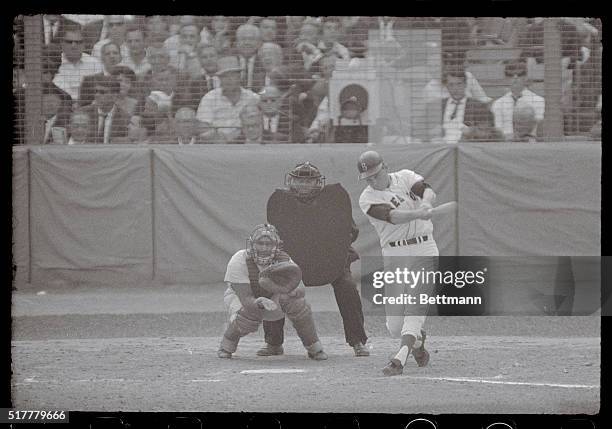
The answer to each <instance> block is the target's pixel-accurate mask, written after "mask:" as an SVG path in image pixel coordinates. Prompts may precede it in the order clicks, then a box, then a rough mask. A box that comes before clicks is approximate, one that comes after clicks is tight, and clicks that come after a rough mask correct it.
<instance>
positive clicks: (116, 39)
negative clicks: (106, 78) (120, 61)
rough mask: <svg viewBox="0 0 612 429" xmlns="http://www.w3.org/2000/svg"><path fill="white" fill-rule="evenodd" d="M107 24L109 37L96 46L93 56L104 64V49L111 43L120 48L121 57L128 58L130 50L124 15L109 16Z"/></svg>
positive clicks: (92, 52)
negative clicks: (126, 39) (127, 42)
mask: <svg viewBox="0 0 612 429" xmlns="http://www.w3.org/2000/svg"><path fill="white" fill-rule="evenodd" d="M106 23H107V26H108V37H106V38H104V39H102V40H100V41H99V42H97V43H96V44H95V45H94V47H93V50H92V51H91V55H92V56H94V57H96V58H97V59H99V60H102V62H104V60H103V58H102V47H103V46H105V45H106V44H107V43H109V42H113V43H114V44H115V45H117V46H119V48H120V50H121V51H120V52H121V57H124V58H127V57H128V55H129V49H128V46H127V44H126V43H125V28H126V25H125V17H124V16H123V15H108V16H107V18H106Z"/></svg>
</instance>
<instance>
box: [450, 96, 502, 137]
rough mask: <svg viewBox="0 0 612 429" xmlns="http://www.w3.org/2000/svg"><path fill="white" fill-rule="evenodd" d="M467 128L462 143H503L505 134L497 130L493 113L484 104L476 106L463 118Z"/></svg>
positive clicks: (463, 132) (464, 130)
mask: <svg viewBox="0 0 612 429" xmlns="http://www.w3.org/2000/svg"><path fill="white" fill-rule="evenodd" d="M463 123H464V125H465V127H466V128H464V129H463V131H462V134H461V141H462V142H503V141H504V140H505V139H504V134H503V133H502V132H501V131H500V130H499V129H497V128H495V121H494V118H493V113H492V112H491V111H490V110H489V108H488V106H487V105H486V104H484V103H478V104H475V105H474V108H473V109H470V111H466V114H465V115H464V117H463Z"/></svg>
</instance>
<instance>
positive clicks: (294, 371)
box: [240, 368, 306, 374]
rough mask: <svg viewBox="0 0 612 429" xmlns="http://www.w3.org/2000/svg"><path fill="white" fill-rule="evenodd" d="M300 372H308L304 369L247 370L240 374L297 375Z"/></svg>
mask: <svg viewBox="0 0 612 429" xmlns="http://www.w3.org/2000/svg"><path fill="white" fill-rule="evenodd" d="M300 372H306V370H304V369H280V368H278V369H275V368H270V369H245V370H244V371H240V374H297V373H300Z"/></svg>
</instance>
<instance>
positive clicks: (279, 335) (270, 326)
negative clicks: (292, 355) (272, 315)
mask: <svg viewBox="0 0 612 429" xmlns="http://www.w3.org/2000/svg"><path fill="white" fill-rule="evenodd" d="M263 328H264V339H265V341H266V344H270V345H271V346H282V345H283V342H284V341H285V318H284V317H283V318H282V319H279V320H274V321H269V320H264V322H263Z"/></svg>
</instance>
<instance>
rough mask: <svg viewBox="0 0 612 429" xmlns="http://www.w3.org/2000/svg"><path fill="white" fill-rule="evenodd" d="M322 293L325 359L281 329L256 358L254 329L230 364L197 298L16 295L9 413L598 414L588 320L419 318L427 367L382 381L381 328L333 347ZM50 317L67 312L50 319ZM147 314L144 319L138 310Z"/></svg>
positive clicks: (596, 340) (597, 354) (215, 322)
mask: <svg viewBox="0 0 612 429" xmlns="http://www.w3.org/2000/svg"><path fill="white" fill-rule="evenodd" d="M150 293H152V292H150ZM325 293H327V292H325ZM85 295H86V294H85ZM186 297H187V295H185V296H179V298H177V302H178V300H179V299H184V298H186ZM326 297H327V295H324V296H322V297H319V298H316V297H313V308H315V307H316V308H315V309H318V310H317V311H315V320H316V322H317V326H318V330H319V333H320V335H321V337H322V338H321V339H322V342H323V343H324V346H325V348H326V351H327V352H328V354H329V355H330V359H329V360H328V361H324V362H314V361H311V360H309V359H307V357H306V354H305V351H304V349H303V347H302V346H301V344H300V343H299V341H298V340H297V338H296V336H295V332H294V331H293V329H292V328H291V327H287V328H286V343H285V356H282V357H273V358H262V357H257V356H255V351H256V350H257V348H258V347H259V346H260V345H261V344H262V340H261V338H262V335H261V330H260V332H259V333H256V334H252V335H250V336H248V337H246V338H244V339H243V340H242V341H241V343H240V346H239V349H238V352H237V353H236V354H235V357H234V359H231V360H221V359H218V358H217V357H216V353H215V351H216V349H217V346H218V342H219V339H220V335H221V332H222V330H223V323H224V314H223V313H221V312H219V311H218V310H219V307H218V306H219V305H220V303H219V304H217V303H214V302H208V303H207V306H206V308H205V311H203V312H201V313H195V312H192V311H190V310H192V309H191V308H190V306H193V304H192V303H188V304H186V305H185V307H184V308H185V309H186V310H187V311H188V312H184V313H181V312H176V310H177V309H180V308H181V306H180V305H178V304H177V305H175V306H173V307H172V309H171V310H170V311H168V309H167V308H166V310H164V305H167V304H168V302H167V301H165V300H164V299H163V297H162V298H160V297H149V299H150V300H151V301H155V302H158V303H159V305H158V306H157V307H156V306H151V303H150V302H148V303H147V305H146V306H144V307H142V306H141V307H138V306H134V307H133V308H132V312H130V306H129V301H130V300H131V299H133V298H134V296H133V295H129V294H122V293H120V292H113V293H112V294H110V296H107V298H106V301H105V303H104V304H103V305H102V306H99V307H96V305H95V303H96V301H97V300H96V299H88V298H87V297H84V294H81V293H78V292H74V291H72V292H66V293H64V294H62V295H61V296H60V295H57V296H52V297H51V299H45V296H40V295H35V294H34V293H32V294H25V293H24V294H22V293H20V292H17V293H15V294H14V309H15V310H18V311H15V312H14V318H13V342H12V355H13V380H12V391H13V403H14V406H15V408H19V409H27V408H32V407H44V408H48V409H52V408H55V409H61V408H63V409H70V410H83V411H274V412H279V411H281V412H282V411H287V412H351V413H538V414H539V413H558V414H568V413H569V414H582V413H586V414H593V413H596V412H598V410H599V402H600V400H599V397H600V389H599V385H600V374H601V368H600V362H601V350H600V330H599V327H600V319H599V318H598V317H462V318H460V317H455V318H452V317H431V318H429V319H428V321H427V323H426V328H427V329H428V333H429V335H428V349H429V350H430V352H431V363H430V365H429V366H428V367H427V368H418V367H417V366H416V364H415V363H414V361H413V360H412V359H411V360H409V364H408V365H407V367H406V369H405V372H404V375H403V376H399V377H392V378H385V377H383V376H382V374H381V368H382V367H383V366H384V365H385V363H386V362H387V359H388V357H389V355H390V354H391V353H392V352H393V351H394V350H395V347H396V340H393V339H390V338H388V336H387V334H386V332H385V327H384V319H383V318H381V317H377V316H367V317H366V329H367V331H368V333H369V334H370V337H371V339H370V341H369V345H370V347H371V352H372V354H371V356H370V357H366V358H355V357H353V354H352V350H351V349H350V348H349V347H348V346H347V345H346V344H345V343H344V338H343V335H342V325H341V320H340V317H339V315H338V314H337V312H334V311H327V309H333V306H334V305H335V303H334V302H333V301H332V302H331V304H333V305H331V304H330V303H329V302H328V300H327V298H326ZM47 298H49V296H47ZM90 298H91V296H90ZM332 299H333V298H332ZM25 301H29V303H30V304H29V305H30V306H29V307H27V306H26V305H24V302H25ZM98 301H99V300H98ZM112 301H116V303H117V307H121V305H119V303H123V304H122V305H123V307H122V308H123V310H125V311H123V310H122V311H121V312H119V313H120V314H106V311H107V308H111V307H112V304H113V303H112ZM126 302H127V303H128V304H126ZM170 306H172V304H171V303H170ZM62 308H66V309H68V311H65V312H64V313H63V314H61V313H62V312H61V309H62ZM147 308H148V309H151V308H153V310H154V311H151V313H146V312H144V313H143V311H144V310H146V309H147ZM213 309H216V310H217V311H212V310H213ZM76 310H78V312H77V311H76Z"/></svg>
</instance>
